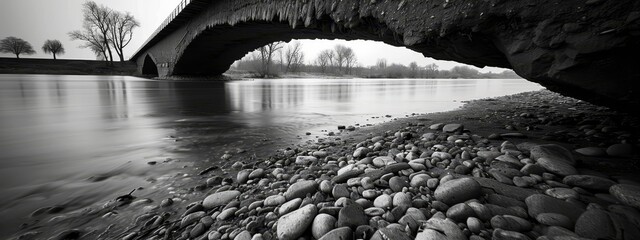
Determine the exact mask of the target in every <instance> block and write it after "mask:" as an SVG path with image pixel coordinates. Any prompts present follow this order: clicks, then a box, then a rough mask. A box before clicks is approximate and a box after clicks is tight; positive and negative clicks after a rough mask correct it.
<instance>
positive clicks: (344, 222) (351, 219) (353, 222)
mask: <svg viewBox="0 0 640 240" xmlns="http://www.w3.org/2000/svg"><path fill="white" fill-rule="evenodd" d="M368 222H369V220H368V219H367V216H366V215H365V214H364V209H362V207H361V206H360V205H358V204H351V205H348V206H346V207H343V208H342V209H341V210H340V213H339V214H338V222H337V224H336V226H337V227H350V228H352V229H355V228H356V227H358V226H360V225H366V224H367V223H368Z"/></svg>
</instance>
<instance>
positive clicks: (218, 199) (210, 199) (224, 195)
mask: <svg viewBox="0 0 640 240" xmlns="http://www.w3.org/2000/svg"><path fill="white" fill-rule="evenodd" d="M238 196H240V192H239V191H235V190H230V191H223V192H217V193H214V194H211V195H209V196H207V197H206V198H205V199H204V201H203V202H202V206H203V207H204V208H206V209H211V208H214V207H218V206H224V205H227V204H228V203H229V202H230V201H231V200H233V199H235V198H237V197H238Z"/></svg>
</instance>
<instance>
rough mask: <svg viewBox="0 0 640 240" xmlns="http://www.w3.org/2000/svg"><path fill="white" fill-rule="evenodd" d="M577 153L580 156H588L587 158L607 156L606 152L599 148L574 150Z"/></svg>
mask: <svg viewBox="0 0 640 240" xmlns="http://www.w3.org/2000/svg"><path fill="white" fill-rule="evenodd" d="M575 151H576V152H577V153H579V154H582V155H584V156H589V157H604V156H607V152H606V151H605V150H604V149H602V148H599V147H585V148H578V149H576V150H575Z"/></svg>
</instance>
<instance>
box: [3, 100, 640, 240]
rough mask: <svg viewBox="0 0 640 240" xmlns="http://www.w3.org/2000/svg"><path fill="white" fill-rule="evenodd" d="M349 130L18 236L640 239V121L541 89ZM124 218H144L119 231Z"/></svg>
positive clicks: (204, 171) (118, 200)
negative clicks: (94, 216) (118, 216)
mask: <svg viewBox="0 0 640 240" xmlns="http://www.w3.org/2000/svg"><path fill="white" fill-rule="evenodd" d="M347 129H352V128H346V129H344V130H337V129H336V130H335V131H334V132H331V133H329V132H328V133H327V134H326V135H325V136H321V137H318V138H317V139H316V140H314V141H308V142H307V143H305V144H300V145H299V146H298V147H295V148H294V147H292V148H286V149H279V150H278V151H277V152H276V153H275V154H273V155H270V156H261V157H258V158H256V159H260V160H256V161H254V162H246V161H245V162H242V161H237V160H235V159H234V157H233V156H231V155H224V156H222V158H223V159H224V161H234V160H235V161H237V162H235V163H234V164H227V165H223V164H221V165H223V167H222V169H217V168H218V167H217V166H209V167H203V168H202V169H193V171H194V175H197V176H198V177H194V178H192V179H193V182H191V183H189V184H187V185H189V186H188V187H185V191H187V192H189V194H186V195H180V196H173V197H167V198H162V199H160V198H159V199H149V198H144V199H139V198H136V197H135V192H134V193H130V194H126V195H123V196H120V197H118V198H116V199H114V200H113V201H111V202H109V203H106V204H104V205H103V209H102V210H103V212H100V213H101V214H104V215H102V216H100V217H101V218H104V219H106V220H105V224H104V226H99V227H92V228H90V229H83V228H73V229H57V230H56V232H52V233H43V232H41V231H38V229H32V230H29V231H27V232H23V233H20V234H19V236H17V237H16V238H15V239H127V240H133V239H184V240H186V239H197V240H203V239H209V240H213V239H234V240H257V239H282V240H287V239H322V240H326V239H367V240H390V239H399V240H402V239H419V240H427V239H456V240H457V239H473V240H478V239H541V240H546V239H638V238H640V175H638V173H640V167H638V160H640V159H639V157H638V152H637V149H638V147H639V146H638V133H639V132H638V130H639V129H640V128H639V121H638V118H637V117H636V116H631V115H624V114H620V113H616V112H613V111H611V110H609V109H607V108H603V107H597V106H594V105H591V104H588V103H585V102H582V101H579V100H575V99H572V98H567V97H563V96H560V95H558V94H555V93H552V92H549V91H538V92H528V93H522V94H517V95H512V96H505V97H500V98H496V99H483V100H477V101H473V102H470V103H468V104H467V105H465V107H463V108H461V109H459V110H455V111H451V112H445V113H435V114H428V115H421V116H412V117H407V118H403V119H398V120H396V121H394V122H392V123H385V124H380V125H377V126H371V127H359V128H355V130H353V131H350V130H347ZM225 166H229V167H225ZM214 169H216V170H215V171H214ZM104 209H108V210H104ZM118 211H120V212H125V211H129V212H134V213H135V216H136V217H135V220H132V221H131V222H128V223H125V224H112V225H109V224H108V223H109V221H108V218H109V216H111V215H113V214H114V213H116V212H118ZM45 235H47V236H45Z"/></svg>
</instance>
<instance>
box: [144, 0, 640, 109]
mask: <svg viewBox="0 0 640 240" xmlns="http://www.w3.org/2000/svg"><path fill="white" fill-rule="evenodd" d="M314 38H321V39H337V38H339V39H346V40H353V39H365V40H377V41H382V42H385V43H387V44H390V45H395V46H406V47H407V48H409V49H412V50H414V51H417V52H420V53H423V54H424V55H425V56H428V57H433V58H436V59H441V60H453V61H458V62H462V63H466V64H471V65H475V66H478V67H482V66H496V67H505V68H512V69H514V70H515V71H516V72H517V73H518V74H519V75H521V76H523V77H525V78H526V79H528V80H530V81H534V82H538V83H541V84H542V85H544V86H546V87H548V88H550V89H551V90H555V91H559V92H561V93H564V94H567V95H571V96H574V97H578V98H581V99H586V100H591V101H594V102H599V103H604V104H609V105H611V106H618V107H623V108H624V107H633V106H640V104H639V102H640V101H639V97H638V91H639V87H638V86H640V84H638V81H639V80H640V68H638V67H637V66H635V64H636V63H637V61H636V60H635V58H636V56H638V55H640V1H634V0H619V1H583V0H580V1H578V0H544V1H538V2H536V3H529V2H526V1H525V2H523V1H503V0H487V1H477V0H459V1H451V0H434V1H424V0H398V1H396V0H330V1H324V0H270V1H265V0H184V1H183V3H181V5H180V6H179V7H178V9H177V10H176V11H174V13H172V15H171V16H170V18H169V19H168V20H167V21H166V22H165V23H163V25H162V26H161V27H160V28H159V29H158V31H156V33H155V34H154V36H152V37H151V38H150V39H149V41H148V42H147V44H145V45H144V46H143V47H142V48H141V49H140V50H139V51H138V53H136V54H135V55H134V57H133V59H132V60H134V61H137V62H138V65H139V66H142V65H141V64H143V63H144V59H145V58H144V57H143V56H146V55H147V54H151V55H153V56H154V57H155V61H156V64H157V66H158V74H159V76H160V77H166V76H212V75H219V74H221V73H223V72H225V71H226V70H227V69H228V68H229V66H230V65H231V64H232V63H233V62H234V61H235V60H238V59H239V58H241V57H242V56H244V55H245V54H246V53H247V52H250V51H252V50H254V49H256V48H258V47H261V46H263V45H265V44H268V43H270V42H274V41H288V40H291V39H314Z"/></svg>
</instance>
